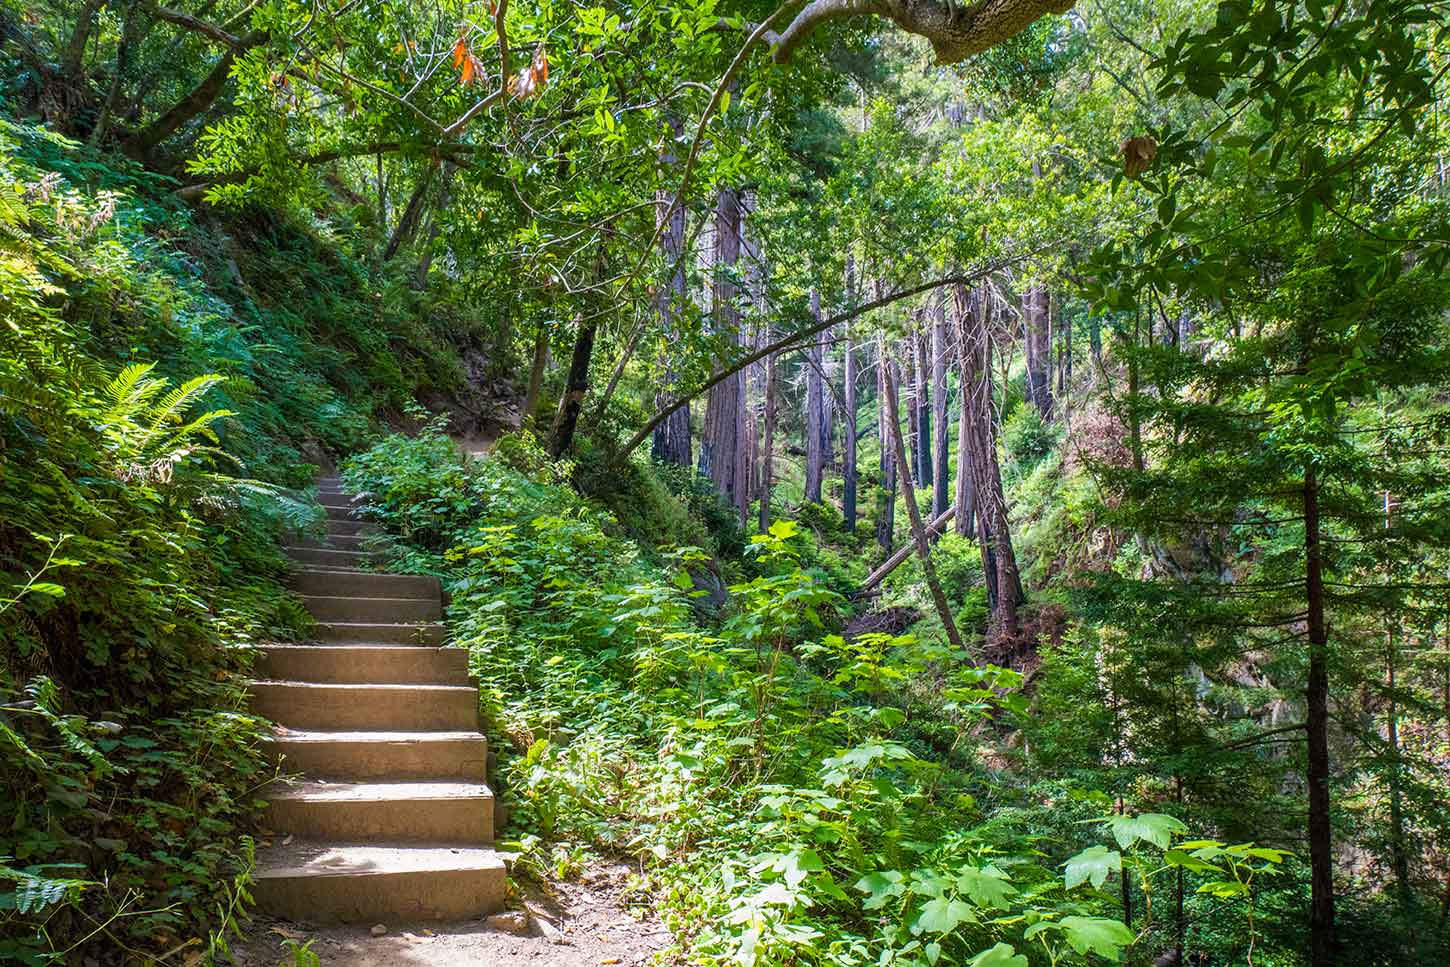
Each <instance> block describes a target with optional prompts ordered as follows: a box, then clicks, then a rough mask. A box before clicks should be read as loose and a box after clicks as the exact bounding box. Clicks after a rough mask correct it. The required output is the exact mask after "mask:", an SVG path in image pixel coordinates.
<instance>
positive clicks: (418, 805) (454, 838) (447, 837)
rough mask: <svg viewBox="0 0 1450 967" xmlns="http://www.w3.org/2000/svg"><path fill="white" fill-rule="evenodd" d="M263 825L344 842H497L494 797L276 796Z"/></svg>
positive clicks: (318, 838)
mask: <svg viewBox="0 0 1450 967" xmlns="http://www.w3.org/2000/svg"><path fill="white" fill-rule="evenodd" d="M263 825H265V826H266V827H267V828H268V829H271V830H275V831H276V832H278V833H282V834H290V835H292V836H301V837H303V838H306V839H316V840H324V841H330V842H344V843H448V844H456V845H459V846H484V845H486V844H488V843H491V842H493V797H492V796H476V797H469V798H466V799H464V798H459V799H413V800H403V801H391V800H390V801H385V802H360V801H317V800H311V801H309V800H300V799H273V800H271V801H270V802H268V803H267V811H266V816H265V818H264V820H263Z"/></svg>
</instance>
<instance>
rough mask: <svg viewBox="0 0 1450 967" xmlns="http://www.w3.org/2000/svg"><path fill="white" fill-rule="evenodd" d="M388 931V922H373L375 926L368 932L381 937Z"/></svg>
mask: <svg viewBox="0 0 1450 967" xmlns="http://www.w3.org/2000/svg"><path fill="white" fill-rule="evenodd" d="M387 932H388V927H387V924H384V923H375V924H373V928H372V929H371V930H369V931H368V933H370V934H372V935H373V936H374V937H381V936H382V935H383V934H385V933H387Z"/></svg>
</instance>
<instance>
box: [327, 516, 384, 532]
mask: <svg viewBox="0 0 1450 967" xmlns="http://www.w3.org/2000/svg"><path fill="white" fill-rule="evenodd" d="M377 529H378V528H377V525H375V524H372V523H369V522H368V521H365V520H340V519H336V518H332V517H329V518H328V519H327V536H328V537H343V536H348V537H356V536H358V535H360V534H372V533H375V532H376V531H377Z"/></svg>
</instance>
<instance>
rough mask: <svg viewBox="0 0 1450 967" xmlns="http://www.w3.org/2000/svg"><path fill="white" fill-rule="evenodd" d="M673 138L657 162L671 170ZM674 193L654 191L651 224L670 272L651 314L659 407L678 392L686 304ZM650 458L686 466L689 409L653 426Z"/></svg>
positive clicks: (674, 126) (674, 128)
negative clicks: (680, 319) (680, 326)
mask: <svg viewBox="0 0 1450 967" xmlns="http://www.w3.org/2000/svg"><path fill="white" fill-rule="evenodd" d="M669 125H670V130H671V132H672V133H673V135H674V136H675V137H678V136H679V133H680V129H681V125H680V121H679V119H678V118H676V117H673V116H672V117H670V118H669ZM673 144H674V138H673V137H672V138H670V139H668V140H667V141H666V146H665V149H664V151H663V153H662V154H661V157H660V163H661V165H662V166H663V167H664V168H665V170H667V171H668V170H669V169H671V168H672V167H673V166H674V164H675V161H676V158H675V153H674V149H673V147H671V146H672V145H673ZM674 202H675V198H674V196H673V195H672V194H671V193H670V192H667V191H657V192H655V206H656V208H655V227H656V229H661V231H660V256H661V257H662V258H663V260H664V264H665V266H666V267H667V269H668V271H669V273H670V275H669V279H668V280H667V281H666V282H665V284H663V285H661V286H660V287H659V291H658V293H657V295H656V296H655V314H656V315H657V316H659V320H660V331H661V332H663V333H664V336H665V343H666V345H665V348H664V349H663V350H662V353H661V355H662V358H661V360H660V363H661V368H662V369H663V370H664V376H665V378H664V385H663V387H662V388H661V389H660V392H659V394H658V395H657V396H656V398H655V402H656V405H658V406H663V405H664V404H665V403H666V402H668V401H669V399H670V398H671V397H672V396H673V394H674V393H675V392H677V391H678V389H679V387H678V386H677V385H676V384H677V383H678V381H679V374H678V372H677V367H676V366H675V363H674V360H673V359H671V358H670V355H669V353H670V348H669V344H670V342H672V340H673V339H674V336H675V325H674V320H675V313H677V312H678V311H680V309H681V308H683V307H684V306H685V303H686V299H687V296H686V293H685V259H684V251H685V207H684V206H683V205H677V204H675V203H674ZM653 453H654V458H655V459H656V460H659V461H661V462H663V463H672V464H674V465H676V466H679V467H688V466H689V465H690V456H691V454H690V408H689V407H688V406H682V407H680V408H679V409H677V410H674V411H673V412H671V413H670V415H669V416H668V417H667V418H666V419H665V421H664V422H663V423H661V424H660V425H659V426H658V427H656V428H655V433H654V446H653Z"/></svg>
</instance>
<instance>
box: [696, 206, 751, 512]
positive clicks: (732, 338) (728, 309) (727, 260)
mask: <svg viewBox="0 0 1450 967" xmlns="http://www.w3.org/2000/svg"><path fill="white" fill-rule="evenodd" d="M741 216H742V212H741V204H740V192H739V190H737V189H735V188H731V187H729V186H724V187H721V188H720V191H719V195H718V196H717V198H716V202H715V255H714V269H715V277H714V291H713V297H712V302H713V308H714V318H715V333H716V336H717V337H718V339H719V341H720V342H721V344H723V345H725V346H732V345H735V344H737V343H738V342H739V338H740V310H739V307H738V306H737V304H736V297H737V296H738V295H739V292H738V286H737V285H736V283H735V279H734V274H733V273H734V270H735V264H736V263H737V262H738V261H739V260H740V229H741ZM743 381H744V374H743V373H741V372H738V371H737V372H735V373H732V374H731V375H730V376H728V377H726V378H725V379H724V380H721V381H720V382H719V383H717V384H716V385H715V386H714V387H713V388H712V389H711V390H710V396H709V399H708V400H707V401H706V404H705V428H704V432H703V433H701V435H700V474H701V475H702V476H706V477H709V478H710V479H711V480H712V481H713V482H714V484H715V489H716V490H717V491H719V493H720V495H721V496H723V497H724V498H725V499H726V500H727V501H729V502H730V503H731V504H733V505H735V506H736V507H737V508H740V507H742V506H743V501H744V497H745V481H744V480H742V479H740V478H739V476H738V474H739V471H740V469H741V468H740V460H741V452H742V444H743V442H744V441H743V440H742V439H741V435H742V434H741V423H742V406H743V405H744V390H743V385H742V384H743ZM741 516H742V518H743V516H744V514H743V511H742V515H741Z"/></svg>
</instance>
